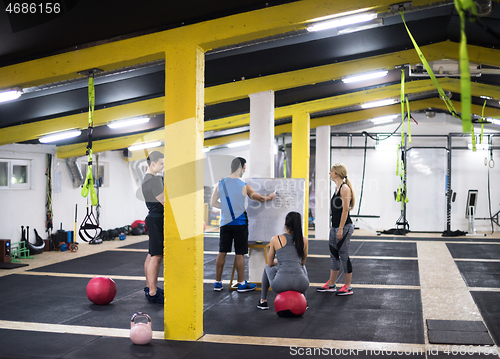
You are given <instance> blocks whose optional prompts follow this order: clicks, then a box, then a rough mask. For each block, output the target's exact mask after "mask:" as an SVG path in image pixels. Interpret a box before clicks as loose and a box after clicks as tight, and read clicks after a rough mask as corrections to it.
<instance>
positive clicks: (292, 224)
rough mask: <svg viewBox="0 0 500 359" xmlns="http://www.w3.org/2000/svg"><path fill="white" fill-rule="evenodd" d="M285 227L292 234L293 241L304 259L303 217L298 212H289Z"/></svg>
mask: <svg viewBox="0 0 500 359" xmlns="http://www.w3.org/2000/svg"><path fill="white" fill-rule="evenodd" d="M285 227H286V228H287V229H288V230H289V231H290V232H292V240H293V244H294V246H295V249H296V250H297V254H298V255H299V257H300V258H302V259H304V256H305V253H304V236H303V234H302V216H301V215H300V213H297V212H289V213H288V214H287V215H286V218H285Z"/></svg>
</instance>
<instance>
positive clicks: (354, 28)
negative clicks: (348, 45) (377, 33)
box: [339, 20, 382, 35]
mask: <svg viewBox="0 0 500 359" xmlns="http://www.w3.org/2000/svg"><path fill="white" fill-rule="evenodd" d="M379 26H382V20H380V22H375V23H369V24H366V25H358V26H356V25H354V26H348V27H344V28H343V29H342V30H339V35H344V34H351V33H353V32H357V31H363V30H369V29H374V28H376V27H379Z"/></svg>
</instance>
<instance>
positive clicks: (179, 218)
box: [163, 42, 205, 340]
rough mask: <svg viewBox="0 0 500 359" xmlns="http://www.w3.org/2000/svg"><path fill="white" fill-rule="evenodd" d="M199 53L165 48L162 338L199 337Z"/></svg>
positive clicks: (201, 58)
mask: <svg viewBox="0 0 500 359" xmlns="http://www.w3.org/2000/svg"><path fill="white" fill-rule="evenodd" d="M204 71H205V55H204V53H203V51H202V49H201V48H199V47H198V46H196V45H194V44H190V43H181V42H179V43H176V44H172V45H170V44H169V45H167V47H166V49H165V241H164V244H165V249H164V261H163V265H164V274H163V275H164V279H165V283H164V284H165V311H164V313H165V314H164V318H165V319H164V320H165V339H174V340H196V339H198V338H200V337H201V336H202V335H203V151H202V150H203V129H204V125H203V104H204V91H205V90H204V89H205V86H204V78H205V76H204Z"/></svg>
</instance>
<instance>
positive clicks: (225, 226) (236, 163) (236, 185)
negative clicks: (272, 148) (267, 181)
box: [211, 157, 276, 292]
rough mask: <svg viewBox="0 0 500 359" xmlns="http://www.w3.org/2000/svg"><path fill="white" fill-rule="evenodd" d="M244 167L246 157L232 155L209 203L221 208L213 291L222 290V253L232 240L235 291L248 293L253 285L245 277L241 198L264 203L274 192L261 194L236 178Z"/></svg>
mask: <svg viewBox="0 0 500 359" xmlns="http://www.w3.org/2000/svg"><path fill="white" fill-rule="evenodd" d="M245 170H246V160H245V159H244V158H242V157H236V158H235V159H233V161H232V162H231V175H230V176H229V177H226V178H224V179H223V180H221V181H219V183H218V184H217V186H216V187H215V190H214V193H213V194H212V200H211V204H212V206H214V207H216V208H220V209H221V218H220V239H219V254H218V255H217V261H216V263H215V268H216V270H215V283H214V290H216V291H221V290H222V281H221V279H222V271H223V269H224V264H225V262H226V254H227V253H228V252H231V249H232V245H233V240H234V252H235V254H236V259H235V262H236V263H235V265H236V271H237V272H238V292H249V291H251V290H254V289H255V287H256V285H255V284H250V283H248V282H247V281H246V280H245V259H244V257H243V256H244V255H245V254H247V253H248V218H247V213H246V211H245V199H246V197H247V196H248V197H249V198H250V199H253V200H254V201H259V202H265V201H269V200H272V199H274V198H276V194H275V193H271V194H270V195H267V196H262V195H260V194H258V193H257V192H255V190H254V189H253V188H252V186H250V185H248V184H246V183H245V182H243V181H242V180H241V179H240V178H241V176H243V173H245Z"/></svg>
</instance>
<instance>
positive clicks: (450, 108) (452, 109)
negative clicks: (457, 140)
mask: <svg viewBox="0 0 500 359" xmlns="http://www.w3.org/2000/svg"><path fill="white" fill-rule="evenodd" d="M399 13H400V14H401V18H402V19H403V24H404V25H405V28H406V31H407V32H408V35H409V36H410V39H411V41H412V43H413V46H414V47H415V50H416V51H417V54H418V57H419V58H420V60H421V61H422V64H423V65H424V67H425V69H426V70H427V73H428V74H429V76H430V78H431V80H432V83H433V84H434V86H436V89H437V90H438V93H439V96H440V97H441V99H442V100H443V101H444V103H445V104H446V107H447V108H448V111H449V112H450V113H451V114H452V115H453V116H455V117H457V118H461V117H460V115H459V114H458V112H457V111H456V110H455V107H454V106H453V103H452V102H451V100H450V99H449V98H448V97H447V96H446V94H445V93H444V91H443V89H442V88H441V85H439V82H438V80H437V79H436V76H435V75H434V72H432V69H431V67H430V66H429V63H428V62H427V60H426V59H425V56H424V54H423V53H422V51H421V50H420V48H419V47H418V45H417V42H416V41H415V39H414V38H413V36H412V35H411V32H410V29H408V26H407V25H406V21H405V17H404V12H403V11H400V12H399ZM464 132H469V131H468V130H466V128H465V126H464Z"/></svg>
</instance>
